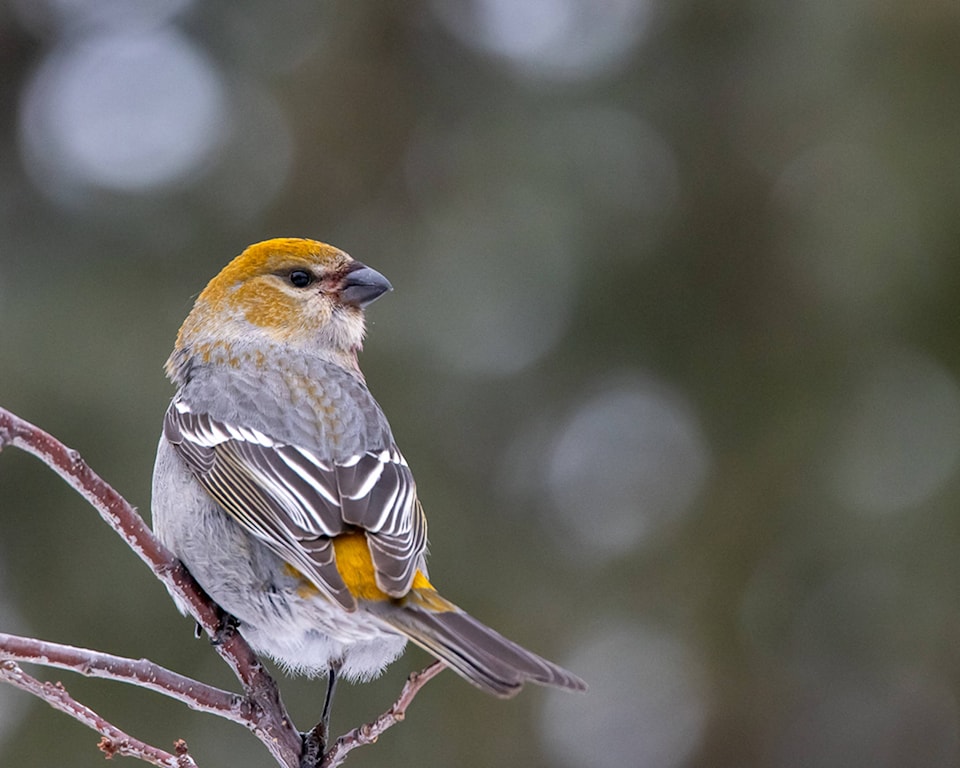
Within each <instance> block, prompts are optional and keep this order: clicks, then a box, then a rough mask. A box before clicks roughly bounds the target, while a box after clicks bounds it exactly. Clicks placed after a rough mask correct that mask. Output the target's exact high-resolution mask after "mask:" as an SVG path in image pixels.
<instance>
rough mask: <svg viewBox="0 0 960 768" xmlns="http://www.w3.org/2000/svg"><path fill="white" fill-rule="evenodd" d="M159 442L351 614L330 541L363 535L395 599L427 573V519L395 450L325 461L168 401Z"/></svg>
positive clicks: (381, 579) (383, 584) (258, 535)
mask: <svg viewBox="0 0 960 768" xmlns="http://www.w3.org/2000/svg"><path fill="white" fill-rule="evenodd" d="M164 434H165V436H166V438H167V440H168V441H169V442H170V443H171V445H173V447H174V448H175V449H176V450H177V451H178V453H179V454H180V456H181V457H182V458H183V459H184V461H185V462H186V463H187V465H188V466H189V467H190V469H191V471H192V472H193V473H194V475H195V476H196V477H197V479H198V480H199V482H200V483H201V485H202V486H203V487H204V488H205V489H206V490H207V492H208V493H209V494H210V495H211V496H212V497H213V498H214V499H215V500H216V501H217V502H218V503H219V504H220V506H222V507H223V508H224V510H226V511H227V512H228V513H229V514H230V515H231V516H232V517H233V518H234V519H235V520H237V522H238V523H239V524H240V525H242V526H243V527H244V528H245V529H246V530H247V531H248V532H249V533H250V534H251V535H253V536H255V537H256V538H257V539H259V540H260V541H263V542H264V543H265V544H266V545H267V546H268V547H270V548H271V549H272V550H273V551H274V552H276V553H277V554H278V555H279V556H280V557H281V558H282V559H283V560H284V561H285V562H288V563H290V564H291V565H293V566H294V567H295V568H297V570H299V571H300V572H301V573H302V574H303V575H304V576H306V577H307V578H308V579H309V580H310V581H311V582H313V583H314V584H315V585H316V586H317V588H318V589H320V590H321V591H322V592H323V593H325V594H327V595H328V596H329V597H331V598H332V599H334V600H336V601H337V602H339V603H340V604H341V605H343V607H344V608H347V609H348V610H353V609H354V608H355V607H356V602H355V600H354V598H353V596H352V595H351V594H350V592H349V590H348V589H347V587H346V585H345V584H344V582H343V579H342V578H341V576H340V574H339V571H337V569H336V564H335V562H334V550H333V547H332V545H331V540H332V538H333V537H335V536H337V535H338V534H341V533H344V532H346V531H350V530H356V529H358V528H359V529H361V530H363V531H364V532H365V533H366V535H367V542H368V545H369V547H370V553H371V557H372V559H373V563H374V568H375V570H376V577H377V583H378V586H379V587H380V588H381V589H382V590H383V591H384V592H386V593H387V594H390V595H393V596H395V597H400V596H402V595H404V594H406V592H407V591H408V590H409V589H410V586H411V584H412V582H413V578H414V576H415V574H416V571H417V568H423V555H424V551H425V549H426V520H425V517H424V515H423V511H422V509H421V508H420V505H419V503H418V501H417V498H416V487H415V484H414V481H413V475H412V473H411V472H410V468H409V466H408V465H407V463H406V461H405V460H404V458H403V456H402V455H401V454H400V452H399V450H397V448H396V446H395V445H391V446H390V447H389V448H378V449H377V450H370V451H366V452H364V453H362V454H358V455H354V456H351V457H349V458H346V459H344V460H342V461H331V460H329V459H327V458H325V457H321V456H319V455H318V454H317V453H316V452H315V451H311V450H308V449H306V448H303V447H301V446H295V445H284V444H282V443H279V442H277V441H275V440H273V439H272V438H270V437H269V436H268V435H265V434H264V433H263V432H261V431H259V430H255V429H250V428H246V427H238V426H236V425H232V424H228V423H225V422H224V421H221V420H218V419H215V418H213V417H212V416H210V415H209V414H195V413H193V412H192V411H191V410H190V408H189V407H188V406H187V405H186V404H184V403H182V402H181V401H174V403H172V404H171V406H170V408H169V409H168V410H167V415H166V417H165V419H164Z"/></svg>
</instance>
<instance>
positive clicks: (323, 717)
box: [320, 664, 340, 745]
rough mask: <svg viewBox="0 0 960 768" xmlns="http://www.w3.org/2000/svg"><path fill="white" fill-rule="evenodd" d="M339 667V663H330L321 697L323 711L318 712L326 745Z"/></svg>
mask: <svg viewBox="0 0 960 768" xmlns="http://www.w3.org/2000/svg"><path fill="white" fill-rule="evenodd" d="M339 669H340V665H339V664H331V665H330V672H329V674H328V677H327V695H326V696H324V698H323V712H322V713H321V714H320V723H321V724H322V725H323V742H324V745H326V742H327V739H328V738H329V737H330V710H331V709H332V708H333V706H332V705H333V692H334V690H336V687H337V680H338V679H339V678H338V676H337V672H338V670H339Z"/></svg>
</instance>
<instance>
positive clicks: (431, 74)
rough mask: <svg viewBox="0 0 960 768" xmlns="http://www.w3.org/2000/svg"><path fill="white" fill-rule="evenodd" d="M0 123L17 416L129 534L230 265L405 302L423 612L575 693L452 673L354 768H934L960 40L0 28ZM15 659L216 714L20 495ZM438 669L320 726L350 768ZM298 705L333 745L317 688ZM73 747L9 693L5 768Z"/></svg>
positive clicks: (622, 3)
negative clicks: (188, 323) (495, 643)
mask: <svg viewBox="0 0 960 768" xmlns="http://www.w3.org/2000/svg"><path fill="white" fill-rule="evenodd" d="M0 103H2V107H3V108H2V113H0V114H2V122H0V405H2V406H4V407H6V408H9V409H11V410H12V411H14V412H15V413H17V414H19V415H20V416H23V417H24V418H27V419H30V420H32V421H34V422H36V423H37V424H39V425H40V426H42V427H44V428H45V429H47V430H49V431H50V432H52V433H53V434H55V435H56V436H58V437H59V438H61V439H62V440H63V441H65V442H66V443H67V444H68V445H70V446H71V447H74V448H76V449H77V450H79V451H80V452H81V453H82V455H83V456H84V457H85V458H86V459H87V461H88V462H89V463H90V465H91V466H92V467H93V468H94V469H95V470H96V471H98V472H99V473H101V474H102V475H103V476H104V477H105V478H106V479H107V480H108V481H110V482H111V483H113V484H114V486H115V487H116V488H117V489H118V490H119V491H120V492H121V493H123V494H124V495H125V496H126V497H127V498H128V499H129V500H130V501H131V502H133V503H134V504H136V505H137V506H138V507H139V508H140V509H141V510H143V511H144V514H146V513H147V511H148V508H149V484H150V473H151V468H152V461H153V452H154V448H155V444H156V439H157V435H158V430H159V425H160V420H161V417H162V414H163V411H164V409H165V407H166V404H167V402H168V400H169V397H170V395H171V394H172V390H171V387H170V386H169V385H168V383H167V382H166V381H165V380H164V376H163V372H162V363H163V361H164V360H165V358H166V356H167V354H168V352H169V350H170V348H171V346H172V343H173V339H174V336H175V334H176V331H177V328H178V325H179V323H180V321H181V320H182V319H183V317H184V316H185V315H186V313H187V312H188V310H189V308H190V306H191V303H192V297H194V296H195V295H196V294H197V293H198V292H199V291H200V290H201V289H202V287H203V286H204V284H205V283H206V281H207V280H208V279H209V278H210V277H211V276H212V275H213V274H215V273H216V272H217V271H218V270H219V268H220V267H221V266H222V265H223V264H225V263H226V262H227V261H228V260H229V259H230V258H232V257H233V256H234V255H236V254H237V253H239V252H240V250H242V249H243V248H244V247H245V246H246V245H248V244H249V243H252V242H255V241H258V240H262V239H265V238H267V237H273V236H281V235H292V236H307V237H314V238H318V239H322V240H326V241H329V242H331V243H334V244H336V245H337V246H339V247H341V248H343V249H345V250H347V251H348V252H349V253H351V254H352V255H353V256H354V257H356V258H358V259H360V260H361V261H364V262H366V263H368V264H369V265H371V266H373V267H374V268H376V269H378V270H380V271H381V272H383V273H384V274H385V275H387V276H388V277H389V278H390V280H391V281H392V282H393V284H394V286H395V288H396V290H395V291H394V292H393V293H392V294H389V295H388V296H385V297H384V298H383V299H381V300H380V301H378V302H377V303H376V304H375V305H373V306H372V307H371V309H370V311H369V319H370V333H369V337H368V343H367V348H366V351H365V352H364V354H363V358H362V363H363V366H364V369H365V371H366V373H367V378H368V381H369V384H370V386H371V388H372V390H373V391H374V393H375V394H376V396H377V397H378V398H379V400H380V402H381V403H382V404H383V406H384V408H385V410H386V412H387V414H388V415H389V417H390V419H391V422H392V424H393V428H394V432H395V433H396V435H397V438H398V441H399V443H400V445H401V447H402V449H403V451H404V453H405V454H406V456H407V458H408V459H409V461H410V463H411V465H412V467H413V469H414V471H415V473H416V476H417V480H418V484H419V488H420V492H421V495H422V499H423V502H424V505H425V507H426V510H427V513H428V515H429V519H430V525H431V528H430V534H431V542H432V546H431V548H432V558H431V575H432V577H433V580H434V581H435V583H436V584H438V585H439V587H440V588H441V589H442V590H443V591H444V592H445V593H446V594H447V595H448V596H449V597H451V598H452V599H454V600H456V601H457V602H459V603H460V604H462V605H463V606H465V607H467V608H468V609H469V610H471V611H472V612H473V613H474V614H476V615H477V616H479V617H481V618H482V619H483V620H485V621H487V622H488V623H490V624H492V625H494V626H496V627H497V628H499V629H500V630H502V631H503V632H504V633H505V634H507V635H509V636H511V637H513V638H515V639H517V640H518V641H520V642H522V643H524V644H526V645H528V646H530V647H532V648H534V649H536V650H538V651H540V652H541V653H543V654H545V655H547V656H549V657H550V658H553V659H555V660H557V661H558V662H560V663H562V664H564V665H567V666H569V667H570V668H571V669H572V670H574V671H575V672H577V673H578V674H580V675H582V676H583V677H584V678H585V679H586V680H587V681H588V682H589V683H590V684H591V689H590V692H589V694H588V695H586V696H581V697H577V696H572V695H564V694H562V693H558V692H552V691H543V690H529V691H525V692H524V693H523V694H522V695H521V696H519V697H518V698H517V699H515V700H513V701H510V702H501V701H497V700H495V699H493V698H489V697H486V696H484V695H483V694H482V693H480V692H478V691H475V690H474V689H472V688H471V687H470V686H468V685H467V684H466V683H464V682H462V681H461V680H460V679H459V678H457V677H456V676H454V675H453V674H451V673H445V674H444V675H442V676H441V677H440V678H439V679H438V680H436V681H434V682H433V683H431V684H430V685H429V686H428V687H427V688H426V689H425V690H424V691H423V692H422V693H421V695H420V697H419V698H418V699H417V700H416V702H415V703H414V705H413V707H412V709H411V711H410V713H409V717H408V720H407V721H406V722H405V723H404V724H402V725H401V726H399V727H398V728H396V729H394V730H392V731H390V732H389V733H388V734H387V735H385V736H384V737H383V738H382V739H381V741H380V743H379V744H377V745H376V746H374V747H371V748H367V749H364V750H363V751H361V752H358V753H355V754H354V755H353V756H352V757H351V759H350V762H349V763H348V764H349V765H356V766H464V767H471V766H524V767H525V768H526V767H533V766H558V768H566V767H567V766H569V767H570V768H573V767H579V766H586V765H589V766H595V767H596V766H599V768H605V767H606V766H611V767H612V766H617V767H622V766H641V768H670V767H672V766H678V767H679V766H687V767H690V768H744V767H746V766H757V767H759V768H795V767H796V768H799V767H800V766H804V767H810V766H813V767H814V768H820V767H824V768H832V767H834V766H835V767H836V768H851V767H852V766H871V767H876V766H881V767H882V766H911V767H914V766H955V765H958V764H960V702H958V695H960V674H958V671H957V670H958V669H960V573H958V572H960V562H958V561H960V558H958V551H960V522H958V515H957V507H958V496H960V475H958V466H960V387H958V375H960V322H958V298H960V258H958V257H960V248H958V243H960V225H958V221H960V219H958V215H957V212H958V204H960V160H958V152H960V5H957V3H955V2H949V1H947V0H930V1H928V2H915V3H906V2H900V3H898V2H892V0H873V1H871V2H865V1H864V0H840V1H839V2H835V1H832V0H831V1H829V2H828V1H827V0H811V1H810V2H805V3H790V2H764V3H761V2H744V1H743V0H732V1H731V0H722V1H720V0H716V1H713V2H688V1H684V0H681V1H680V2H658V1H656V0H602V1H601V2H587V1H586V0H581V1H579V2H578V1H577V0H523V2H520V1H513V0H432V2H426V1H424V2H408V3H399V2H377V3H374V2H352V1H347V0H343V1H337V2H305V1H298V2H283V3H274V2H233V1H232V0H231V1H230V2H227V1H226V0H224V1H222V2H203V1H202V0H194V1H191V0H166V1H165V2H154V3H149V4H147V3H134V4H131V3H128V2H120V1H119V0H76V1H74V2H68V1H67V0H14V1H8V2H7V3H5V4H3V5H0ZM0 630H4V631H14V632H21V633H27V634H31V635H35V636H38V637H41V638H44V639H49V640H56V641H60V642H65V643H71V644H75V645H81V646H89V647H92V648H97V649H101V650H104V651H109V652H113V653H118V654H123V655H128V656H133V657H140V656H146V657H149V658H151V659H153V660H155V661H157V662H160V663H162V664H165V665H168V666H170V667H171V668H173V669H175V670H177V671H179V672H183V673H187V674H190V675H195V676H197V677H200V678H202V679H204V680H208V681H211V682H215V683H218V684H221V685H232V684H233V683H232V682H231V680H230V676H229V674H228V673H227V671H226V669H225V667H224V665H223V664H222V663H221V662H220V660H219V659H218V658H217V656H216V654H215V653H214V652H213V651H212V650H211V649H210V648H209V647H208V645H207V644H206V642H205V641H202V640H194V639H193V636H192V630H193V628H192V626H191V624H190V622H189V621H187V620H185V619H182V618H180V617H179V615H178V614H177V613H176V611H175V610H174V608H173V606H172V604H171V602H170V601H169V599H168V597H167V596H166V593H165V592H164V590H163V589H162V587H160V586H159V585H158V583H157V582H155V581H154V580H153V579H152V577H151V576H150V575H149V573H148V572H147V571H146V569H145V568H144V567H143V566H142V565H141V564H140V562H139V561H138V560H137V558H136V557H135V556H134V555H133V554H132V553H131V552H130V551H128V550H127V549H126V547H125V546H124V545H123V544H122V543H121V542H120V540H119V539H118V538H117V537H116V536H115V535H114V534H113V533H112V532H111V531H110V530H108V529H107V527H106V526H105V525H103V524H102V523H101V522H100V521H99V519H98V518H97V516H96V514H95V513H94V512H93V511H92V509H90V508H89V507H88V506H87V505H86V504H85V503H84V502H83V501H82V500H81V499H80V498H79V497H78V496H77V495H75V494H74V493H72V492H70V491H69V490H68V489H67V488H66V486H64V485H63V484H62V483H61V482H60V481H59V480H58V479H56V478H55V477H54V476H53V475H52V474H51V473H50V472H49V471H47V470H46V469H45V468H44V467H42V466H41V465H40V464H39V463H38V462H36V461H35V460H33V459H32V458H30V457H28V456H26V455H24V454H21V453H20V452H18V451H15V450H9V451H5V452H4V453H3V454H2V456H0ZM426 661H427V659H426V657H425V656H424V655H423V654H422V653H420V652H419V651H413V650H412V651H409V652H408V653H407V654H406V655H405V656H404V657H403V659H402V660H401V661H400V662H398V663H397V664H396V665H394V667H393V668H391V670H390V671H389V673H388V674H387V675H386V676H385V677H384V678H382V679H381V680H380V681H377V682H375V683H372V684H369V685H366V686H345V687H344V688H343V689H342V690H341V691H340V694H339V696H338V700H337V702H336V707H335V710H334V728H335V730H337V731H338V732H340V731H343V730H346V729H347V728H349V727H351V726H353V725H355V724H357V723H358V722H360V721H363V720H366V719H369V718H371V717H373V716H374V715H376V714H377V713H379V712H380V711H382V710H383V709H384V708H385V707H386V706H387V704H388V703H389V702H390V701H391V700H392V698H393V697H394V695H395V693H396V692H397V691H398V689H399V686H400V684H401V681H402V680H403V678H404V676H405V675H406V673H407V672H408V671H409V670H411V669H413V668H415V667H418V666H422V665H423V664H425V663H426ZM40 674H41V675H43V676H45V677H47V678H49V679H61V680H63V681H64V683H65V684H66V685H67V687H68V688H69V690H70V691H71V692H72V693H74V694H75V695H76V696H77V697H78V698H80V699H81V700H83V701H85V702H87V703H88V704H90V705H91V706H93V707H94V708H96V709H97V710H99V711H100V712H102V714H103V715H105V716H106V717H107V718H109V719H111V720H113V721H114V722H115V723H116V724H117V725H119V726H120V727H122V728H125V729H127V730H128V731H130V732H132V733H133V734H135V735H137V736H139V737H142V738H144V739H147V740H149V741H151V742H154V743H156V744H158V745H160V746H164V747H170V745H171V744H172V742H173V740H174V739H175V738H184V739H185V740H186V741H187V742H188V744H189V745H190V747H191V748H192V751H193V754H194V756H195V757H196V759H197V760H198V762H199V764H200V765H201V766H202V767H203V768H213V767H214V766H228V765H229V766H231V767H232V768H248V767H253V766H265V765H269V758H268V756H267V754H266V752H265V751H264V750H263V749H262V748H261V747H260V745H259V744H258V743H257V742H256V741H255V740H254V739H253V737H251V736H250V735H249V734H247V733H246V732H244V731H242V730H240V729H239V728H238V727H235V726H233V725H230V724H226V723H223V722H221V721H219V720H217V719H215V718H212V717H209V716H204V715H198V714H194V713H192V712H190V711H188V710H186V709H185V708H184V707H182V706H180V705H178V704H176V703H174V702H171V701H167V700H164V699H162V698H160V697H158V696H155V695H151V694H145V693H143V692H141V691H138V690H137V689H134V688H130V687H126V686H121V685H117V684H110V683H107V682H99V681H88V680H84V679H81V678H78V677H76V676H73V675H71V674H69V673H66V672H47V671H41V672H40ZM281 685H282V690H283V693H284V696H285V698H286V700H287V702H288V705H289V707H290V708H291V710H292V711H293V713H294V715H295V717H296V719H297V721H298V723H299V724H300V725H302V726H306V725H308V724H310V723H312V722H314V721H315V719H316V717H317V715H318V713H319V709H320V706H321V703H322V690H323V688H322V683H321V682H319V681H304V680H290V679H283V680H282V681H281ZM96 741H97V737H96V735H95V734H93V733H92V732H90V731H87V730H86V729H84V728H83V727H81V726H80V725H77V724H75V723H73V722H72V721H69V720H68V719H67V718H66V717H65V716H63V715H61V714H58V713H56V712H54V711H52V710H50V709H49V708H48V707H46V706H45V705H44V704H42V703H40V702H37V701H35V700H33V699H32V698H30V697H29V696H27V695H26V694H23V693H20V692H17V691H14V690H13V689H9V688H0V765H2V766H14V765H16V766H46V765H60V766H69V767H70V768H87V767H88V766H89V767H93V766H102V765H103V759H102V757H101V756H100V754H99V753H98V752H97V750H96V748H95V744H96Z"/></svg>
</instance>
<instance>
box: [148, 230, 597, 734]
mask: <svg viewBox="0 0 960 768" xmlns="http://www.w3.org/2000/svg"><path fill="white" fill-rule="evenodd" d="M389 290H391V285H390V283H389V282H388V281H387V279H386V278H385V277H383V275H381V274H380V273H379V272H376V271H375V270H373V269H371V268H369V267H367V266H364V265H363V264H361V263H360V262H358V261H354V260H353V259H352V258H351V257H350V256H348V255H347V254H346V253H344V252H343V251H340V250H338V249H337V248H334V247H332V246H330V245H326V244H324V243H320V242H316V241H313V240H301V239H295V238H283V239H275V240H268V241H266V242H263V243H259V244H256V245H253V246H251V247H249V248H248V249H247V250H245V251H244V252H243V253H242V254H241V255H240V256H238V257H237V258H235V259H234V260H233V261H232V262H230V263H229V264H228V265H227V266H226V267H225V268H224V269H223V270H222V271H221V272H220V273H219V274H218V275H217V276H216V277H214V278H213V280H211V281H210V283H209V284H208V285H207V287H206V288H205V289H204V290H203V292H202V293H201V294H200V296H199V297H198V298H197V301H196V304H195V305H194V307H193V310H192V311H191V312H190V314H189V316H188V317H187V319H186V321H185V322H184V323H183V326H182V327H181V328H180V333H179V335H178V336H177V342H176V346H175V348H174V351H173V353H172V354H171V355H170V358H169V359H168V361H167V364H166V371H167V375H168V376H169V378H170V379H171V380H172V381H173V383H174V384H175V385H176V386H177V392H176V395H175V397H174V398H173V401H172V402H171V404H170V407H169V408H168V410H167V412H166V416H165V418H164V422H163V434H162V436H161V438H160V445H159V448H158V452H157V460H156V466H155V469H154V477H153V505H152V506H153V526H154V530H155V531H156V533H157V535H158V536H159V538H160V539H161V540H162V541H163V542H164V544H166V545H167V547H169V548H170V549H171V550H172V551H173V552H174V553H175V554H176V555H177V557H179V558H180V559H181V560H182V561H183V562H184V564H185V565H186V566H187V568H188V569H189V570H190V572H191V574H193V576H194V578H195V579H196V580H197V581H198V582H199V583H200V585H201V586H202V587H203V588H204V589H205V590H206V591H207V592H208V593H209V595H210V596H211V597H212V598H213V599H214V600H215V601H216V602H217V603H218V604H219V605H220V606H222V607H223V608H224V609H225V610H226V611H228V612H229V613H230V614H232V615H233V616H234V617H236V619H238V621H239V631H240V633H241V634H242V635H243V636H244V637H245V638H246V640H247V641H248V642H249V643H250V644H251V646H252V647H253V648H254V649H255V650H256V651H258V652H260V653H264V654H266V655H268V656H270V657H272V658H273V659H275V660H276V661H277V662H278V663H279V664H281V665H282V666H283V667H285V668H287V669H288V670H290V671H293V672H298V673H306V674H320V673H324V672H326V673H328V674H329V684H328V686H329V687H328V700H327V706H325V716H326V709H327V707H328V706H329V696H330V694H331V693H332V689H333V684H334V682H335V681H336V678H337V676H338V675H343V676H345V677H346V678H348V679H353V680H358V679H359V680H366V679H369V678H371V677H374V676H376V675H378V674H379V673H380V672H381V671H382V670H383V669H384V667H385V666H386V665H387V664H389V663H390V662H392V661H393V660H394V659H396V658H397V657H398V656H399V655H400V653H401V652H402V651H403V648H404V646H405V644H406V642H407V640H412V641H413V642H414V643H416V644H417V645H419V646H421V647H423V648H425V649H426V650H427V651H428V652H430V653H431V654H433V655H434V656H436V657H437V658H439V659H442V660H443V661H444V662H446V663H447V664H448V665H449V666H450V667H451V668H452V669H454V670H455V671H456V672H458V673H459V674H460V675H462V676H463V677H464V678H466V679H467V680H469V681H470V682H471V683H473V684H474V685H476V686H478V687H480V688H481V689H483V690H485V691H488V692H489V693H492V694H495V695H497V696H502V697H509V696H513V695H514V694H516V693H517V692H518V691H519V690H520V688H521V687H522V686H523V684H524V683H526V682H533V683H539V684H542V685H552V686H558V687H562V688H570V689H573V690H585V688H586V686H585V684H584V682H583V681H582V680H581V679H580V678H578V677H576V676H575V675H573V674H571V673H570V672H568V671H566V670H565V669H562V668H561V667H559V666H557V665H556V664H553V663H551V662H549V661H547V660H546V659H543V658H541V657H540V656H537V655H536V654H534V653H531V652H530V651H528V650H526V649H524V648H522V647H520V646H519V645H517V644H516V643H514V642H512V641H510V640H508V639H506V638H505V637H503V636H501V635H500V634H498V633H497V632H495V631H494V630H492V629H490V628H489V627H487V626H485V625H484V624H482V623H480V622H479V621H477V620H476V619H474V618H473V617H472V616H470V615H469V614H467V613H465V612H464V611H462V610H461V609H460V608H458V607H457V606H456V605H454V604H453V603H451V602H449V601H448V600H447V599H445V598H444V597H441V595H440V594H439V593H438V592H437V591H436V589H434V587H433V585H432V584H431V583H430V581H429V579H428V575H427V566H426V562H425V554H426V541H427V522H426V518H425V517H424V512H423V509H422V508H421V506H420V502H419V501H418V499H417V491H416V486H415V484H414V480H413V475H412V474H411V471H410V467H409V466H408V465H407V462H406V460H405V459H404V458H403V456H402V454H401V453H400V451H399V449H398V448H397V446H396V443H395V442H394V438H393V434H392V432H391V430H390V425H389V424H388V423H387V419H386V417H385V416H384V415H383V411H382V410H381V409H380V406H379V405H378V404H377V402H376V400H374V398H373V395H371V394H370V391H369V390H368V389H367V386H366V383H365V381H364V378H363V374H362V373H361V372H360V368H359V365H358V363H357V353H358V352H359V351H360V349H361V346H362V341H363V337H364V330H365V326H364V312H363V310H364V308H365V307H366V306H367V305H368V304H370V303H371V302H373V301H374V300H376V299H377V298H378V297H379V296H380V295H381V294H383V293H384V292H386V291H389Z"/></svg>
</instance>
